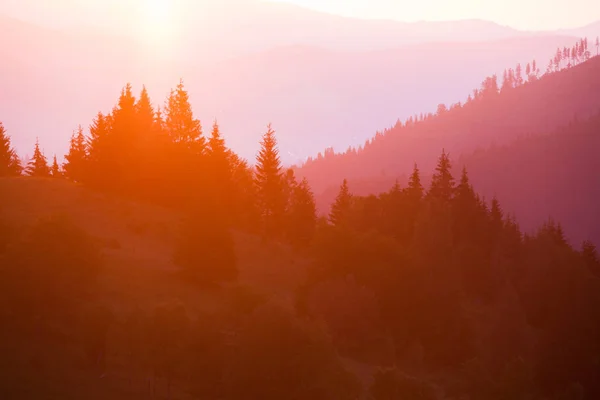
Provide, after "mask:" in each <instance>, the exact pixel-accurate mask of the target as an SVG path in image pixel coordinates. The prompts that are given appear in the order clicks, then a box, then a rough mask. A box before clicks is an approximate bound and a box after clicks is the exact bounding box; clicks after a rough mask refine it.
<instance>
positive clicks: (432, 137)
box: [298, 57, 600, 244]
mask: <svg viewBox="0 0 600 400" xmlns="http://www.w3.org/2000/svg"><path fill="white" fill-rule="evenodd" d="M598 93H600V57H598V58H593V59H591V60H590V61H588V62H586V63H584V64H581V65H579V66H577V67H574V68H571V69H568V70H565V71H562V72H560V73H556V74H553V75H550V76H548V77H546V78H543V79H541V80H539V81H537V82H534V83H530V84H526V85H524V86H521V87H519V88H516V89H513V90H510V91H508V92H505V93H500V94H499V95H498V96H497V97H496V98H493V99H488V100H482V101H480V102H474V103H472V104H469V105H467V106H465V107H463V108H462V109H456V110H453V111H449V112H447V113H446V114H444V115H443V116H440V117H434V118H433V119H432V120H430V121H426V122H423V123H422V124H420V125H417V126H416V127H414V128H400V129H399V128H395V129H392V130H390V131H389V132H387V133H386V134H385V135H380V136H378V137H376V138H375V139H374V140H373V141H372V143H371V144H370V145H368V146H366V147H365V148H364V150H362V151H360V152H358V153H353V154H346V155H337V156H334V155H331V154H329V155H328V156H326V157H324V158H320V159H317V160H315V161H314V162H311V163H309V164H308V165H306V166H305V167H303V168H300V169H299V171H298V172H299V174H300V175H304V176H307V177H308V179H309V181H310V182H311V184H312V185H313V187H315V190H316V192H317V193H319V194H320V196H319V208H320V209H321V210H322V211H326V210H327V209H328V206H329V204H330V202H331V200H332V199H333V198H334V197H335V194H336V192H337V188H338V186H339V184H340V182H341V180H342V179H344V178H348V179H349V181H350V188H351V190H352V191H353V192H355V193H357V194H360V195H365V194H369V193H379V192H382V191H385V190H388V189H389V187H391V185H392V184H393V183H394V181H395V179H396V178H398V179H399V180H400V182H401V183H402V184H406V174H407V173H408V172H410V170H411V168H412V166H413V163H414V162H417V163H418V164H419V167H420V169H421V171H422V173H423V175H424V180H425V181H428V176H429V175H430V174H431V172H432V171H433V168H434V164H433V162H434V161H435V159H436V156H437V155H439V153H440V152H441V150H442V148H444V149H445V150H446V151H448V152H449V153H450V155H451V157H452V159H453V160H454V166H455V175H456V176H459V173H460V169H461V168H462V166H463V165H466V166H467V167H468V169H469V172H470V174H471V177H472V180H473V183H474V184H475V187H476V189H477V191H478V192H481V193H482V194H484V195H486V197H487V198H488V199H489V198H491V197H492V196H494V195H497V196H498V198H499V199H500V202H501V204H503V205H504V207H505V210H506V211H507V212H514V213H516V215H517V219H518V220H519V221H520V222H521V223H522V224H523V227H524V228H525V229H531V228H533V227H535V226H539V225H540V224H541V223H542V222H543V221H544V220H545V219H547V218H548V217H551V216H552V217H554V218H555V219H556V220H558V221H560V222H562V223H564V226H565V230H566V232H567V233H568V234H569V237H570V238H571V239H572V240H573V241H575V242H579V241H581V240H584V239H587V238H592V239H594V240H596V241H597V242H598V243H600V231H599V230H598V227H599V226H600V214H598V213H597V209H598V207H597V204H599V203H600V179H599V178H598V174H597V171H598V170H599V167H600V165H599V162H600V161H599V160H600V159H599V158H598V157H597V154H596V153H597V149H598V148H600V117H598V116H597V114H598V112H600V97H599V96H598ZM590 118H591V119H590ZM532 135H533V136H532ZM575 244H577V243H575Z"/></svg>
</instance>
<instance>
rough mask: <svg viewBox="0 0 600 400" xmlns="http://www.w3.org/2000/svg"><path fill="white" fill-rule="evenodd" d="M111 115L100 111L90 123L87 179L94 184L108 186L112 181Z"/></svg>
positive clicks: (113, 153)
mask: <svg viewBox="0 0 600 400" xmlns="http://www.w3.org/2000/svg"><path fill="white" fill-rule="evenodd" d="M111 121H112V116H111V115H104V114H102V113H101V112H99V113H98V115H97V116H96V118H94V120H93V121H92V124H91V125H90V135H89V137H88V138H87V139H86V147H87V152H88V155H87V156H88V163H87V164H88V166H87V168H86V169H87V171H86V179H87V180H88V181H89V183H90V184H92V185H94V186H100V187H104V188H107V187H108V186H109V182H111V181H112V177H113V176H112V175H113V169H112V168H113V165H114V163H113V157H114V155H115V152H114V151H112V149H111V133H112V128H111Z"/></svg>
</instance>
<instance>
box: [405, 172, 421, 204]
mask: <svg viewBox="0 0 600 400" xmlns="http://www.w3.org/2000/svg"><path fill="white" fill-rule="evenodd" d="M424 191H425V190H424V189H423V185H422V184H421V175H420V172H419V168H418V167H417V164H416V163H415V165H414V166H413V172H412V173H411V175H410V178H409V180H408V188H407V189H406V193H407V194H408V197H409V198H410V199H411V201H415V202H420V201H421V199H422V198H423V193H424Z"/></svg>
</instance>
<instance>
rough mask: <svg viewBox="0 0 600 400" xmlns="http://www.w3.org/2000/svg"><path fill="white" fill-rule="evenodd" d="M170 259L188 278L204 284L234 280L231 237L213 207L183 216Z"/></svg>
mask: <svg viewBox="0 0 600 400" xmlns="http://www.w3.org/2000/svg"><path fill="white" fill-rule="evenodd" d="M174 261H175V263H176V264H177V265H179V266H180V267H181V268H182V269H183V271H184V273H185V276H186V277H187V278H188V279H190V280H192V281H195V282H198V283H201V284H204V285H207V284H208V285H210V284H220V283H223V282H230V281H234V280H235V279H237V274H238V270H237V259H236V253H235V246H234V241H233V237H232V235H231V232H230V230H229V226H227V225H226V224H225V218H224V217H223V216H222V215H221V214H220V213H219V212H218V211H217V209H201V210H198V211H196V212H195V213H194V214H193V215H191V216H190V217H188V218H186V220H185V221H184V222H183V226H182V229H181V232H180V237H179V240H178V242H177V244H176V249H175V255H174Z"/></svg>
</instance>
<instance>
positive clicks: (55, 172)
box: [51, 154, 62, 178]
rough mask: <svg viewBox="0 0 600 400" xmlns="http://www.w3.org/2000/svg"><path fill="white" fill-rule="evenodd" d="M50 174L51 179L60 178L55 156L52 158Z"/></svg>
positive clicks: (60, 174) (60, 173)
mask: <svg viewBox="0 0 600 400" xmlns="http://www.w3.org/2000/svg"><path fill="white" fill-rule="evenodd" d="M51 174H52V177H53V178H60V177H61V176H62V172H61V170H60V166H59V165H58V161H57V160H56V154H55V155H54V158H53V159H52V168H51Z"/></svg>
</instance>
